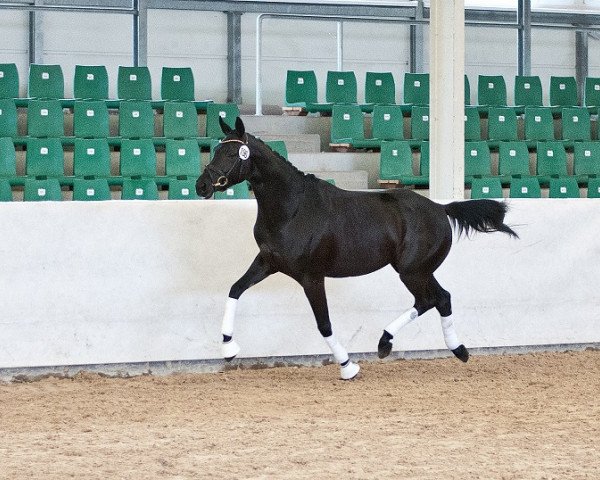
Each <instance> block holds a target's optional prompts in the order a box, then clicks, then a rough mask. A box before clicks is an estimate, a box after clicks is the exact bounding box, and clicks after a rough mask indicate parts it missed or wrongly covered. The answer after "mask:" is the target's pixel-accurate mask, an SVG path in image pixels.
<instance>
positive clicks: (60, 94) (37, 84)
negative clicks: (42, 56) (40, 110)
mask: <svg viewBox="0 0 600 480" xmlns="http://www.w3.org/2000/svg"><path fill="white" fill-rule="evenodd" d="M28 91H29V97H30V98H52V99H59V98H64V96H65V79H64V76H63V71H62V67H61V66H60V65H41V64H36V63H32V64H31V65H29V83H28Z"/></svg>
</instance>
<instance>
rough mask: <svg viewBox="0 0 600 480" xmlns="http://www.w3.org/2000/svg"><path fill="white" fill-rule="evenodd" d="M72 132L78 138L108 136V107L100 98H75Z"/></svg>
mask: <svg viewBox="0 0 600 480" xmlns="http://www.w3.org/2000/svg"><path fill="white" fill-rule="evenodd" d="M73 133H74V135H75V136H76V137H79V138H107V137H108V136H109V118H108V108H107V107H106V103H105V102H103V101H102V100H76V101H75V104H74V106H73Z"/></svg>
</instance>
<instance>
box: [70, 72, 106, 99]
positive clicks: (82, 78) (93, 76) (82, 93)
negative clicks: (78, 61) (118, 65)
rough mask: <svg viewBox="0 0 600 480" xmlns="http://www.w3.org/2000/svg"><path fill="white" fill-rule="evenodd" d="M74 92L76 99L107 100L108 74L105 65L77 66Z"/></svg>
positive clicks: (74, 77)
mask: <svg viewBox="0 0 600 480" xmlns="http://www.w3.org/2000/svg"><path fill="white" fill-rule="evenodd" d="M73 92H74V96H75V98H76V99H83V100H106V99H107V98H108V72H107V71H106V67H105V66H104V65H75V75H74V76H73Z"/></svg>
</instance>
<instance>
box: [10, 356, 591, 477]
mask: <svg viewBox="0 0 600 480" xmlns="http://www.w3.org/2000/svg"><path fill="white" fill-rule="evenodd" d="M338 375H339V369H338V367H337V366H335V365H330V366H326V367H318V368H274V369H267V370H235V371H228V372H225V373H219V374H194V375H192V374H181V375H171V376H168V377H154V376H144V377H137V378H129V379H120V378H117V379H115V378H104V377H101V376H98V375H92V374H86V373H82V374H79V375H78V376H77V377H76V378H74V379H57V378H47V379H44V380H40V381H35V382H31V383H10V384H6V383H4V384H0V406H1V415H0V478H2V479H11V480H12V479H28V480H31V479H38V478H39V479H45V480H52V479H65V478H78V479H82V478H85V479H115V478H118V479H154V478H158V479H162V478H165V479H197V478H198V479H200V478H201V479H238V478H240V479H242V478H244V479H246V478H248V479H250V478H253V479H311V480H314V479H330V478H331V479H334V478H335V479H338V478H345V479H381V478H410V479H436V480H437V479H442V478H446V479H454V478H470V479H553V478H556V479H565V478H568V479H583V478H586V479H588V478H589V479H598V478H600V446H599V445H600V352H598V351H586V352H577V353H561V354H556V353H553V354H550V353H548V354H530V355H520V356H501V357H500V356H474V357H471V360H470V361H469V363H467V364H462V363H460V362H459V361H457V360H455V359H450V358H448V359H440V360H410V361H393V362H385V363H364V364H362V376H361V378H359V379H358V380H355V381H351V382H344V381H341V380H338V379H337V377H338Z"/></svg>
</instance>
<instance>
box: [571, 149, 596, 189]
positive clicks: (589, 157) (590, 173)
mask: <svg viewBox="0 0 600 480" xmlns="http://www.w3.org/2000/svg"><path fill="white" fill-rule="evenodd" d="M573 175H574V176H576V177H577V181H578V182H580V183H586V182H589V181H591V178H594V177H600V142H576V143H575V145H574V148H573Z"/></svg>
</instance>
